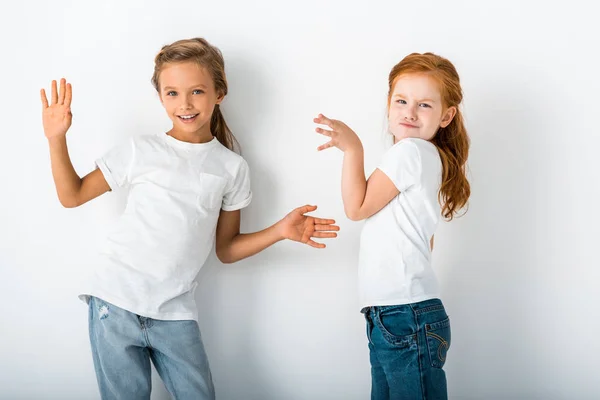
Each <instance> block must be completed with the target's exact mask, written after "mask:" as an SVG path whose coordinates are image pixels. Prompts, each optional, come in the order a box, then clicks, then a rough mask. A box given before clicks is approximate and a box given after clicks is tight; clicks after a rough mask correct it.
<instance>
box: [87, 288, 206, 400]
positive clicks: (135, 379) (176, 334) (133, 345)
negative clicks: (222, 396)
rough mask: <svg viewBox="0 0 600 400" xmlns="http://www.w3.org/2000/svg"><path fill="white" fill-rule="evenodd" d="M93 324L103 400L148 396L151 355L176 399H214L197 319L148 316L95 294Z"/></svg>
mask: <svg viewBox="0 0 600 400" xmlns="http://www.w3.org/2000/svg"><path fill="white" fill-rule="evenodd" d="M89 329H90V341H91V345H92V354H93V358H94V367H95V369H96V378H97V379H98V386H99V388H100V394H101V396H102V399H103V400H113V399H123V400H137V399H139V400H142V399H143V400H149V399H150V391H151V388H152V381H151V369H150V360H152V362H153V363H154V366H155V367H156V370H157V371H158V374H159V375H160V377H161V379H162V380H163V382H164V384H165V386H166V388H167V390H168V391H169V393H170V394H171V396H172V397H173V398H174V399H177V400H180V399H182V400H184V399H194V400H196V399H202V400H209V399H210V400H213V399H214V398H215V391H214V388H213V383H212V377H211V374H210V368H209V366H208V360H207V357H206V352H205V351H204V345H203V344H202V339H201V336H200V329H199V328H198V323H197V322H196V321H191V320H184V321H161V320H155V319H152V318H145V317H141V316H139V315H137V314H133V313H131V312H129V311H126V310H123V309H121V308H119V307H117V306H114V305H112V304H110V303H108V302H106V301H103V300H101V299H98V298H95V297H91V298H90V304H89Z"/></svg>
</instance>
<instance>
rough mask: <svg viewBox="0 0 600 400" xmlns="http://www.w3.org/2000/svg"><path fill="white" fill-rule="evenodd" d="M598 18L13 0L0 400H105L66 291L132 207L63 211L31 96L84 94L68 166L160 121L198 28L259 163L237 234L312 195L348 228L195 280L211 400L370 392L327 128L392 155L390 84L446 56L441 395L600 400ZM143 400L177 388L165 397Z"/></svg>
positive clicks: (4, 155) (564, 8)
mask: <svg viewBox="0 0 600 400" xmlns="http://www.w3.org/2000/svg"><path fill="white" fill-rule="evenodd" d="M586 3H589V4H591V2H583V1H569V2H558V1H554V2H548V1H544V2H542V1H539V2H533V1H529V2H526V1H502V2H500V1H498V2H493V3H492V2H480V1H475V0H471V1H452V2H450V1H428V2H427V1H426V2H415V1H413V2H401V1H397V0H394V1H391V0H390V1H387V2H376V1H373V2H370V4H369V5H368V6H367V5H366V4H367V2H355V4H356V5H352V4H351V3H350V2H348V1H341V0H340V1H335V2H323V3H322V2H317V1H307V0H304V1H302V2H294V3H293V4H292V3H286V2H281V1H276V0H270V1H265V2H255V1H252V2H246V1H238V2H225V1H213V2H200V1H185V0H180V1H178V2H166V1H141V0H138V1H127V2H125V1H114V0H111V1H103V2H97V1H96V2H90V1H66V0H54V1H52V2H45V1H41V0H38V1H29V2H27V1H23V2H19V3H17V2H12V4H10V3H7V4H5V5H3V7H2V15H1V16H0V22H2V23H1V24H0V44H1V46H0V51H1V54H2V58H1V60H2V62H1V67H0V68H1V69H2V75H1V76H2V79H3V82H2V89H3V90H2V93H1V95H0V110H1V111H0V113H1V114H0V115H1V119H0V124H1V125H0V129H1V132H2V142H1V144H0V163H1V164H0V167H1V168H0V194H1V196H0V239H1V240H0V268H1V278H0V308H1V309H0V321H1V322H0V326H1V327H0V334H1V337H0V398H2V399H33V398H44V399H94V398H98V397H99V396H98V394H97V389H96V383H95V377H94V372H93V366H92V359H91V354H90V350H89V344H88V339H87V309H86V307H85V306H84V305H83V303H80V302H79V301H78V300H77V298H76V294H77V293H78V285H79V281H80V279H81V277H82V276H83V274H82V271H83V270H85V269H86V268H87V267H88V266H89V264H90V260H91V259H93V257H94V254H95V246H96V244H97V242H98V241H99V240H100V239H101V238H102V237H103V235H104V233H105V231H106V229H107V228H108V227H109V226H110V224H111V223H112V222H113V221H114V220H115V218H117V216H118V213H119V211H120V210H121V208H122V205H123V199H122V198H118V197H117V196H116V195H111V194H108V195H105V196H103V197H102V198H100V199H98V200H95V201H94V202H92V203H89V204H87V205H85V206H83V207H81V208H79V209H75V210H66V209H63V208H61V207H60V205H59V203H58V201H57V199H56V195H55V192H54V186H53V182H52V178H51V174H50V167H49V157H48V149H47V144H46V141H45V139H44V137H43V132H42V127H41V117H40V104H39V95H38V91H39V89H40V88H41V87H46V88H48V87H49V82H50V80H51V79H58V78H60V77H62V76H65V77H67V78H68V79H69V80H70V81H72V82H73V86H74V105H73V113H74V123H73V127H72V129H71V131H70V133H69V144H70V150H71V154H72V159H73V162H74V165H75V167H76V169H77V170H78V171H79V172H80V173H81V174H84V173H87V172H88V171H90V169H91V168H93V161H94V159H95V158H96V157H97V156H99V155H101V154H102V153H103V152H104V151H105V150H107V149H109V148H110V147H111V146H113V145H114V144H116V143H117V142H118V141H119V140H121V139H122V138H123V137H125V136H127V135H138V134H145V133H153V132H157V131H160V130H166V129H168V127H169V125H168V119H167V118H166V116H165V115H164V112H163V110H162V108H161V106H160V104H159V102H158V100H157V98H156V95H155V93H154V91H153V88H152V87H151V85H150V81H149V80H150V76H151V74H152V69H153V57H154V55H155V53H156V52H157V51H158V50H159V49H160V47H161V46H162V45H164V44H167V43H170V42H172V41H174V40H176V39H181V38H189V37H193V36H204V37H206V38H207V39H208V40H209V41H211V42H212V43H214V44H215V45H217V46H218V47H220V48H221V50H222V51H223V53H224V55H225V58H226V68H227V74H228V78H229V82H230V95H229V96H228V97H227V99H226V101H225V103H224V112H225V115H226V118H227V120H228V122H229V123H230V125H231V127H232V129H233V130H234V132H235V133H236V135H237V138H238V139H239V141H240V143H241V144H242V146H243V151H244V156H245V157H246V159H247V160H248V162H249V164H250V166H251V168H252V178H253V189H254V193H255V197H254V201H253V203H252V205H251V206H250V207H249V208H248V209H247V210H246V211H244V212H243V228H244V229H245V230H257V229H260V228H263V227H265V226H266V225H268V224H271V223H273V222H275V221H276V220H277V219H279V218H280V217H281V216H283V215H284V214H285V213H286V212H288V211H289V210H290V209H292V208H294V207H296V206H299V205H302V204H304V203H316V204H318V205H319V213H318V214H319V215H323V216H327V217H333V218H336V219H337V220H338V221H339V224H340V225H341V228H342V231H341V234H340V237H339V239H337V240H335V241H331V242H328V244H329V247H328V248H327V249H326V250H323V251H317V250H313V249H311V248H308V247H304V246H302V245H299V244H296V243H280V244H278V245H276V246H275V247H273V248H271V249H268V250H267V251H265V252H263V253H262V254H260V255H257V256H255V257H253V258H251V259H248V260H245V261H242V262H239V263H237V264H235V265H229V266H223V265H221V264H219V263H218V262H217V261H216V260H215V258H214V257H212V258H211V259H209V261H208V263H207V265H206V266H205V268H204V269H203V270H202V272H201V274H200V277H199V279H200V287H199V294H198V297H197V300H198V302H199V304H200V313H201V315H200V318H201V322H202V324H201V325H202V326H201V329H202V332H203V336H204V340H205V345H206V347H207V352H208V355H209V357H210V362H211V366H212V369H213V374H214V380H215V384H216V388H217V393H218V398H219V399H222V400H227V399H230V400H238V399H244V400H251V399H256V400H259V399H260V400H268V399H286V400H313V399H316V400H321V399H322V400H352V399H367V398H369V390H370V375H369V373H370V371H369V363H368V352H367V346H366V339H365V335H364V322H363V320H362V316H361V315H360V314H359V312H358V301H357V294H356V260H357V244H358V235H359V232H360V224H359V223H353V222H351V221H349V220H347V219H345V217H344V215H343V211H342V203H341V198H340V190H339V182H340V172H341V153H339V152H337V150H330V151H327V152H324V153H317V152H316V150H315V149H316V147H317V146H318V145H319V144H320V143H322V142H323V139H322V138H321V137H319V136H318V135H317V134H315V133H314V131H313V129H314V126H313V123H312V118H313V117H314V116H315V115H316V114H317V113H319V112H323V113H325V114H327V115H329V116H331V117H334V118H339V119H342V120H344V121H346V122H347V123H348V124H349V125H350V126H352V127H353V128H354V129H355V130H356V131H357V132H358V133H359V135H360V136H361V138H362V140H363V143H364V145H365V150H366V154H367V159H366V168H367V170H368V172H370V171H372V169H373V168H375V166H376V164H377V161H378V159H379V157H380V156H381V154H382V152H383V151H384V149H385V140H384V134H383V122H384V115H385V109H384V108H385V94H386V89H387V88H386V79H387V74H388V72H389V70H390V68H391V67H392V66H393V65H394V64H395V63H396V62H397V61H399V60H400V59H401V58H402V57H403V56H405V55H406V54H408V53H410V52H413V51H418V52H423V51H433V52H437V53H439V54H441V55H444V56H446V57H448V58H449V59H450V60H452V61H453V62H454V63H455V65H456V67H457V69H458V71H459V73H460V74H461V77H462V83H463V88H464V91H465V102H464V111H465V115H466V120H467V126H468V129H469V132H470V135H471V138H472V147H471V156H470V170H471V176H472V192H473V195H472V198H471V207H470V210H469V212H468V214H467V215H466V216H465V217H464V218H462V219H459V220H456V221H454V222H452V223H450V224H443V225H442V226H441V228H440V229H439V231H438V233H437V235H436V249H435V252H434V254H435V267H436V269H437V271H438V272H439V276H440V279H441V281H442V285H443V293H444V297H443V299H444V301H445V303H446V306H447V309H448V313H449V314H450V316H451V320H452V324H453V325H452V328H453V332H452V334H453V343H452V348H451V350H450V353H449V354H450V356H449V359H448V363H447V375H448V381H449V392H450V397H451V398H452V399H498V400H504V399H544V400H551V399H597V398H600V389H599V388H598V385H597V378H598V372H597V371H598V370H597V358H598V357H597V356H598V352H599V351H600V345H599V343H600V341H598V340H597V334H598V331H599V330H600V312H599V307H598V304H600V290H598V285H597V282H598V280H599V279H600V272H599V269H598V266H599V263H598V261H597V248H598V245H597V239H598V238H599V237H600V228H599V226H600V224H599V222H600V221H599V217H598V211H597V210H598V206H597V200H598V198H599V197H600V190H599V189H598V184H597V183H598V178H599V176H598V175H599V173H598V171H599V170H600V161H598V158H597V148H598V146H599V145H600V138H599V135H598V133H599V129H598V125H599V123H598V115H600V114H599V113H598V93H600V85H599V83H598V65H599V62H600V57H599V55H598V52H599V50H598V49H599V48H600V46H599V45H600V43H599V38H600V30H599V28H598V24H597V20H596V18H595V15H596V14H595V13H594V12H592V6H590V5H586ZM155 387H156V391H155V393H154V395H153V398H154V399H167V398H168V396H167V394H166V392H165V390H164V389H163V388H162V386H161V384H160V383H159V381H158V380H157V381H156V385H155Z"/></svg>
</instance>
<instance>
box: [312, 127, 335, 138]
mask: <svg viewBox="0 0 600 400" xmlns="http://www.w3.org/2000/svg"><path fill="white" fill-rule="evenodd" d="M315 132H317V133H320V134H321V135H324V136H329V137H331V135H332V134H333V131H328V130H327V129H323V128H315Z"/></svg>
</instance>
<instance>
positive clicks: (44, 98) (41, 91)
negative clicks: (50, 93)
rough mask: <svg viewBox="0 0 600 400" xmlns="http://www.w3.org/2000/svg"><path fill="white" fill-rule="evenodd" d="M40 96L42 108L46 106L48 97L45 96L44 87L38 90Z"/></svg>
mask: <svg viewBox="0 0 600 400" xmlns="http://www.w3.org/2000/svg"><path fill="white" fill-rule="evenodd" d="M40 97H41V99H42V110H45V109H46V108H48V98H47V97H46V91H45V90H44V89H42V90H40Z"/></svg>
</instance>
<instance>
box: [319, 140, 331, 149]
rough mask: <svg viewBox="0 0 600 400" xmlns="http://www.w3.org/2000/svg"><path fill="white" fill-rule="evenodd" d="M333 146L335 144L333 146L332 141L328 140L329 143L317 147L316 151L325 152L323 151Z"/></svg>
mask: <svg viewBox="0 0 600 400" xmlns="http://www.w3.org/2000/svg"><path fill="white" fill-rule="evenodd" d="M334 146H335V144H333V140H330V141H329V142H327V143H325V144H322V145H320V146H319V147H317V150H318V151H321V150H325V149H328V148H330V147H334Z"/></svg>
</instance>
